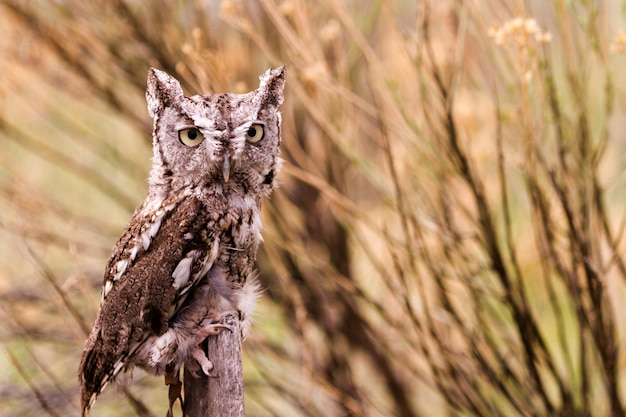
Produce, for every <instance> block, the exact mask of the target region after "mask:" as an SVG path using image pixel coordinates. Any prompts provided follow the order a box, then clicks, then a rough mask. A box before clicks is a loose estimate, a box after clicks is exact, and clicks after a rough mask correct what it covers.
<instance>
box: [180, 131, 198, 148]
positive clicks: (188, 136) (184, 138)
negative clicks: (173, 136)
mask: <svg viewBox="0 0 626 417" xmlns="http://www.w3.org/2000/svg"><path fill="white" fill-rule="evenodd" d="M178 139H179V140H180V143H182V144H183V145H185V146H189V147H193V146H198V145H200V144H201V143H202V141H203V140H204V136H202V133H200V131H199V130H198V129H196V128H193V127H192V128H189V129H181V130H179V131H178Z"/></svg>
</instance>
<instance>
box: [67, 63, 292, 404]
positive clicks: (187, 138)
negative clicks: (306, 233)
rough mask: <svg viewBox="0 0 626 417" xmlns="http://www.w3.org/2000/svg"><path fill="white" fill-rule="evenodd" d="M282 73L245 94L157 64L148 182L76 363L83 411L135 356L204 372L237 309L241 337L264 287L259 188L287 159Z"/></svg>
mask: <svg viewBox="0 0 626 417" xmlns="http://www.w3.org/2000/svg"><path fill="white" fill-rule="evenodd" d="M284 82H285V72H284V67H281V68H278V69H274V70H268V71H267V72H266V73H265V74H264V75H262V76H261V83H260V85H259V88H258V89H257V90H255V91H253V92H250V93H248V94H240V95H237V94H213V95H196V96H192V97H185V96H184V95H183V91H182V89H181V87H180V84H179V82H178V81H177V80H176V79H174V78H172V77H170V76H169V75H167V74H166V73H164V72H162V71H159V70H156V69H151V70H150V71H149V74H148V89H147V92H146V98H147V101H148V110H149V113H150V115H151V116H152V118H153V119H154V134H153V148H154V156H153V164H152V171H151V173H150V179H149V191H148V196H147V197H146V200H145V201H144V203H143V205H142V206H141V208H140V209H139V210H137V211H136V212H135V214H134V215H133V217H132V219H131V220H130V222H129V224H128V226H127V227H126V230H125V231H124V233H123V234H122V237H121V238H120V239H119V241H118V242H117V244H116V245H115V247H114V249H113V253H112V254H111V257H110V258H109V261H108V263H107V266H106V269H105V274H104V282H103V286H102V301H101V304H100V310H99V312H98V316H97V318H96V322H95V324H94V327H93V329H92V331H91V334H90V335H89V338H88V339H87V341H86V342H85V348H84V352H83V356H82V359H81V363H80V368H79V380H80V384H81V387H82V407H83V415H86V414H87V413H88V412H89V409H90V407H91V405H92V404H93V402H94V401H95V399H96V396H97V395H98V394H99V393H100V392H101V391H102V390H103V389H104V387H105V386H106V384H107V383H108V382H109V381H111V380H112V379H113V378H115V376H116V375H117V374H118V373H119V372H120V371H124V370H128V369H130V368H132V367H133V366H140V367H142V368H145V369H147V370H148V371H150V372H152V373H155V374H163V373H166V371H167V373H168V374H175V375H177V374H178V370H179V369H180V367H181V365H182V364H185V366H187V367H188V368H189V369H190V370H192V371H194V372H198V371H200V372H205V373H208V371H209V370H210V368H211V363H210V362H209V361H208V359H207V358H206V356H205V355H204V352H203V351H202V350H201V349H200V348H199V347H198V344H199V343H201V342H202V341H203V340H204V339H205V338H206V337H207V336H208V335H211V334H215V333H216V332H218V331H219V330H220V326H218V325H216V323H217V322H218V321H219V320H220V318H221V317H223V316H224V315H225V314H227V313H228V312H233V311H235V312H238V314H239V315H240V317H241V319H242V329H243V333H244V336H245V333H246V332H247V331H248V328H249V322H250V315H251V313H252V308H253V306H254V301H255V300H256V297H257V289H258V284H257V283H256V280H255V279H254V278H253V277H254V262H255V258H256V252H257V248H258V245H259V243H260V242H261V241H262V238H261V219H260V205H261V199H262V198H263V197H266V196H268V195H269V194H270V193H271V191H272V190H273V189H274V187H275V185H276V177H277V175H278V171H279V170H280V164H281V160H280V158H279V157H278V154H279V145H280V121H281V117H280V113H279V111H278V106H280V104H281V103H282V101H283V87H284ZM166 368H167V369H166Z"/></svg>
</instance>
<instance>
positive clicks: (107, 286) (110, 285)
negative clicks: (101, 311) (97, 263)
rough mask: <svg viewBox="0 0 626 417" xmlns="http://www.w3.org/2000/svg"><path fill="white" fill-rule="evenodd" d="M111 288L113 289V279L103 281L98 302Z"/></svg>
mask: <svg viewBox="0 0 626 417" xmlns="http://www.w3.org/2000/svg"><path fill="white" fill-rule="evenodd" d="M111 289H113V281H111V280H109V281H107V282H105V283H104V287H103V288H102V299H101V300H100V302H102V301H104V298H105V297H106V296H107V295H109V293H110V292H111Z"/></svg>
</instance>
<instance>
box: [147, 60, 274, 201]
mask: <svg viewBox="0 0 626 417" xmlns="http://www.w3.org/2000/svg"><path fill="white" fill-rule="evenodd" d="M260 80H261V82H260V84H259V88H257V89H256V90H254V91H252V92H249V93H247V94H208V95H195V96H191V97H186V96H185V95H184V94H183V90H182V88H181V86H180V83H179V82H178V80H176V79H175V78H174V77H171V76H170V75H168V74H166V73H165V72H163V71H159V70H157V69H154V68H151V69H150V71H149V72H148V89H147V91H146V99H147V101H148V111H149V113H150V116H152V118H153V119H154V134H153V146H154V157H153V162H152V172H151V174H150V187H151V188H158V189H160V190H161V191H163V192H167V191H171V190H174V189H179V188H182V187H187V186H212V185H214V186H216V189H218V190H223V191H228V190H231V191H235V192H243V193H245V194H248V193H254V194H255V195H259V196H264V195H268V194H269V193H270V192H271V190H272V189H273V188H274V185H275V181H276V177H277V175H278V171H279V169H280V165H281V159H280V158H279V157H278V154H279V145H280V122H281V116H280V112H279V111H278V107H279V106H280V104H281V103H282V102H283V88H284V85H285V67H284V66H282V67H280V68H276V69H269V70H267V71H266V72H265V74H263V75H262V76H261V77H260Z"/></svg>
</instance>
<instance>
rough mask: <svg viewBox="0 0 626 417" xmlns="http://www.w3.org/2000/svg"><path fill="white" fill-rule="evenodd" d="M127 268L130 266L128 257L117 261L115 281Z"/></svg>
mask: <svg viewBox="0 0 626 417" xmlns="http://www.w3.org/2000/svg"><path fill="white" fill-rule="evenodd" d="M126 268H128V259H122V260H121V261H117V263H116V264H115V275H114V276H113V281H117V280H119V279H120V277H121V276H122V275H123V274H124V272H126Z"/></svg>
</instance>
